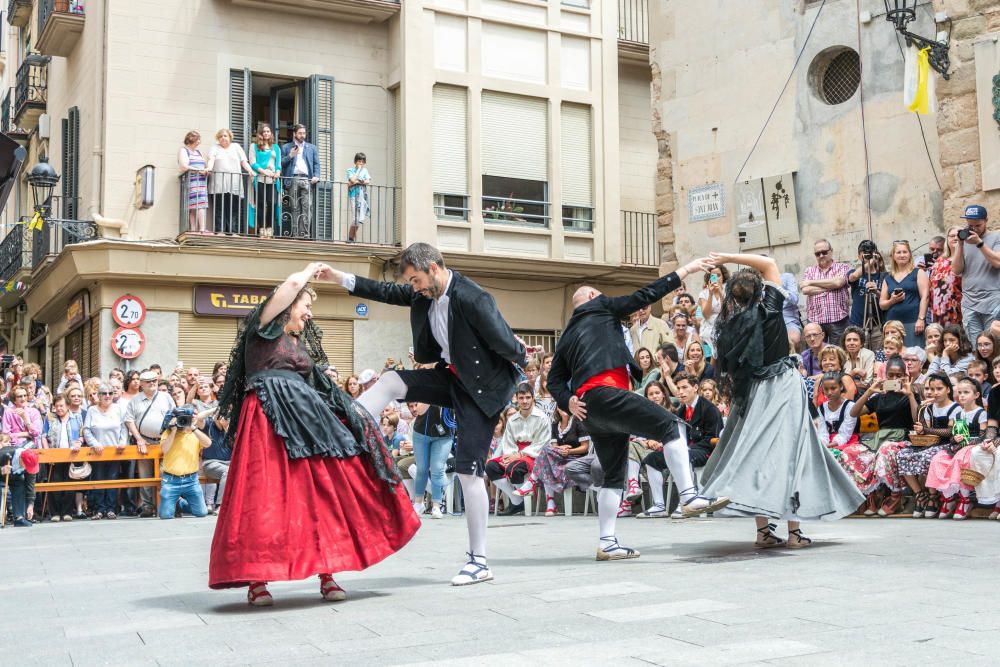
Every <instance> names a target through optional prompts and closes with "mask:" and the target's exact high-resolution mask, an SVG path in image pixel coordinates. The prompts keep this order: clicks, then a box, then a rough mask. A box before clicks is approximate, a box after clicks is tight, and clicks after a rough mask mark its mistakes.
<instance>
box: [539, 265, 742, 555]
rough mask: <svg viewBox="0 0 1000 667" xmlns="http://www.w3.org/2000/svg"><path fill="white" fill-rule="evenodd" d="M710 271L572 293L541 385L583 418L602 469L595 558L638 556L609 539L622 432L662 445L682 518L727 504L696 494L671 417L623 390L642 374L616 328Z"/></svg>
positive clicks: (622, 464)
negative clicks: (611, 290) (619, 292)
mask: <svg viewBox="0 0 1000 667" xmlns="http://www.w3.org/2000/svg"><path fill="white" fill-rule="evenodd" d="M710 266H711V264H710V263H709V262H708V261H707V260H704V259H700V260H695V261H693V262H691V263H690V264H688V265H687V266H682V267H681V268H679V269H678V270H677V271H676V272H674V273H670V274H668V275H666V276H663V277H662V278H660V279H659V280H656V281H655V282H653V283H650V284H649V285H646V286H645V287H643V288H642V289H640V290H638V291H636V292H634V293H633V294H630V295H628V296H620V297H613V298H612V297H607V296H605V295H603V294H601V293H600V292H599V291H597V290H596V289H594V288H593V287H587V286H584V287H581V288H580V289H578V290H577V291H576V293H575V294H574V295H573V307H574V310H573V316H572V317H571V318H570V320H569V322H568V323H567V324H566V328H565V329H564V330H563V334H562V336H561V337H560V339H559V344H558V345H557V346H556V354H555V359H554V360H553V362H552V369H551V370H550V371H549V378H548V385H547V386H548V389H549V392H551V394H552V396H553V397H554V398H555V399H556V402H557V403H558V404H559V407H560V408H562V409H563V410H566V411H567V412H570V413H572V414H573V415H574V416H575V417H577V418H578V419H580V420H583V422H584V425H585V426H586V427H587V430H588V431H589V432H590V435H591V437H592V438H593V441H594V451H595V452H596V454H597V458H598V459H599V460H600V462H601V467H602V468H603V469H604V486H603V488H602V489H601V491H600V492H599V493H598V495H597V518H598V521H599V523H600V529H601V541H600V546H599V547H598V549H597V560H601V561H604V560H620V559H624V558H638V557H639V552H638V551H636V550H635V549H629V548H626V547H623V546H621V545H620V544H618V538H617V537H615V519H616V516H617V514H618V509H619V507H620V505H621V500H622V491H623V488H624V482H625V470H626V465H627V463H628V441H629V434H632V435H637V436H640V437H645V438H649V439H651V440H656V441H657V442H661V443H663V455H664V457H665V459H666V462H667V466H668V467H669V468H670V473H671V474H672V475H673V477H674V479H675V480H676V481H677V488H678V489H679V490H680V498H681V504H682V505H683V508H682V512H683V513H684V516H697V515H698V514H703V513H705V512H711V511H714V510H716V509H719V508H721V507H725V505H726V504H728V502H729V500H728V499H726V498H720V499H718V500H710V499H707V498H702V497H700V496H698V493H697V490H696V489H695V486H694V478H693V475H692V473H691V463H690V461H689V460H688V451H687V449H688V448H687V442H686V441H685V440H684V439H683V438H682V437H681V436H680V430H679V429H678V422H677V417H676V416H675V415H673V414H672V413H670V412H668V411H667V410H665V409H663V408H662V407H660V406H658V405H656V404H655V403H653V402H652V401H649V400H647V399H645V398H643V397H642V396H640V395H638V394H635V393H633V392H632V391H630V389H631V380H632V379H635V380H636V381H637V382H638V381H639V380H640V379H641V376H642V373H641V371H640V370H639V367H638V366H637V365H636V363H635V361H634V360H633V358H632V356H631V355H630V354H629V353H628V347H627V346H626V345H625V340H624V339H623V338H622V336H621V325H620V324H619V322H620V321H621V319H622V318H623V317H625V316H627V315H628V314H629V313H633V312H635V311H637V310H639V309H640V308H642V307H643V306H646V305H649V304H651V303H655V302H656V301H659V300H660V299H662V298H663V297H665V296H666V295H667V294H669V293H670V292H672V291H674V290H675V289H677V288H678V287H680V286H681V280H682V279H683V278H686V277H687V276H688V275H690V274H692V273H695V272H697V271H704V270H706V269H708V268H709V267H710Z"/></svg>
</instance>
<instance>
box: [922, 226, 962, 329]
mask: <svg viewBox="0 0 1000 667" xmlns="http://www.w3.org/2000/svg"><path fill="white" fill-rule="evenodd" d="M963 228H964V226H962V227H959V226H958V225H955V226H952V227H950V228H949V229H948V241H947V243H945V246H944V254H942V255H941V256H940V257H938V258H937V260H935V261H934V264H933V265H931V271H930V280H929V287H930V308H931V320H932V321H933V322H934V323H935V324H938V325H940V326H947V325H949V324H961V323H962V276H956V275H955V273H954V272H953V271H952V270H951V255H952V253H953V252H955V248H956V247H957V246H958V244H959V243H961V241H960V240H959V238H958V230H959V229H963Z"/></svg>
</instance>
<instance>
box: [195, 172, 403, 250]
mask: <svg viewBox="0 0 1000 667" xmlns="http://www.w3.org/2000/svg"><path fill="white" fill-rule="evenodd" d="M272 180H273V182H270V183H265V182H264V178H263V177H260V176H256V177H251V176H249V175H247V174H228V173H210V174H197V173H192V172H185V173H183V174H181V176H180V202H179V213H180V220H179V227H178V229H179V234H181V235H185V237H186V238H188V239H191V238H195V237H205V238H206V239H210V238H212V237H215V238H223V237H227V236H230V237H231V236H237V237H244V238H256V239H265V240H268V241H269V242H274V243H278V242H284V241H286V240H287V241H301V242H308V241H322V242H333V243H337V242H340V243H343V242H352V241H351V228H352V227H353V226H354V225H355V223H358V224H357V229H356V230H355V234H354V237H353V242H356V243H359V244H364V245H374V246H389V247H392V246H398V245H399V244H400V220H401V212H402V194H403V193H402V188H398V187H393V186H388V185H368V186H363V185H354V186H352V185H350V184H348V183H343V182H339V181H318V182H316V183H310V182H309V180H308V179H305V178H274V179H272Z"/></svg>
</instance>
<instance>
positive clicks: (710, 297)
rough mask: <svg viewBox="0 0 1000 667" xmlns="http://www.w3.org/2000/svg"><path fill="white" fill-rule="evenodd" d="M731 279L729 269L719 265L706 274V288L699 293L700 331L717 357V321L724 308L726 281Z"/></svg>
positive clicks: (712, 354)
mask: <svg viewBox="0 0 1000 667" xmlns="http://www.w3.org/2000/svg"><path fill="white" fill-rule="evenodd" d="M728 280H729V269H727V268H726V267H725V266H717V267H715V268H714V269H712V270H711V271H710V272H708V273H706V274H705V289H703V290H702V291H701V293H700V294H698V305H699V306H700V307H701V317H702V322H701V328H700V329H699V331H698V333H699V335H700V336H701V339H702V340H703V341H704V342H705V343H707V344H708V345H709V346H710V347H711V348H712V352H711V354H708V355H705V356H711V357H713V358H714V357H715V352H714V349H715V321H716V320H717V319H718V317H719V310H721V309H722V297H723V296H725V294H726V282H727V281H728Z"/></svg>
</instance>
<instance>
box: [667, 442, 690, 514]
mask: <svg viewBox="0 0 1000 667" xmlns="http://www.w3.org/2000/svg"><path fill="white" fill-rule="evenodd" d="M663 458H664V459H666V461H667V468H669V469H670V476H671V477H673V478H674V483H675V484H676V485H677V492H678V493H679V494H680V503H681V505H686V504H687V503H688V502H690V501H691V499H692V498H694V497H695V496H696V495H697V494H696V493H695V491H694V474H693V473H692V472H691V459H690V457H689V455H688V446H687V442H685V441H684V440H681V439H680V438H678V439H676V440H671V441H670V442H668V443H666V444H665V445H663Z"/></svg>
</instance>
